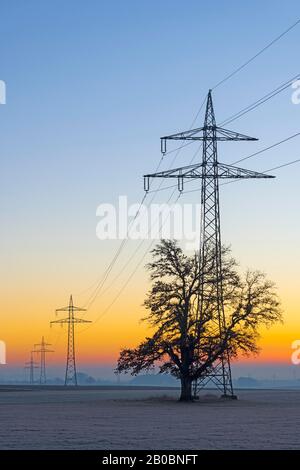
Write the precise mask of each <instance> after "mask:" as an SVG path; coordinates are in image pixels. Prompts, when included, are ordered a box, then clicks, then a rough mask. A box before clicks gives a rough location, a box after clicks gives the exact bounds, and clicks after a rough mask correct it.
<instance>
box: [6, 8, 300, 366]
mask: <svg viewBox="0 0 300 470" xmlns="http://www.w3.org/2000/svg"><path fill="white" fill-rule="evenodd" d="M0 15H1V22H0V29H1V38H2V40H1V41H0V57H1V67H0V79H1V80H4V81H5V82H6V85H7V104H6V105H4V106H0V135H1V138H0V154H1V171H0V178H1V198H0V204H1V221H2V223H1V227H2V229H1V244H0V249H1V265H0V270H1V283H0V289H1V314H0V319H1V320H0V339H2V340H4V341H6V343H7V360H8V365H7V366H5V367H7V368H9V367H13V366H17V365H23V363H24V361H25V360H28V358H29V352H30V350H31V348H32V345H33V344H34V343H37V342H38V341H39V340H40V338H41V336H42V335H44V336H45V338H46V340H47V341H48V342H50V343H52V344H53V347H54V349H55V351H56V352H55V353H54V354H52V355H51V356H52V357H51V358H49V363H51V364H53V365H54V364H60V363H61V364H63V363H64V355H65V346H66V336H65V335H66V331H65V330H62V331H61V329H60V327H58V326H57V327H53V328H52V329H50V326H49V322H50V321H51V320H55V314H54V311H55V309H56V308H59V307H63V306H65V305H66V304H67V303H68V299H69V295H70V294H71V293H72V294H73V297H74V302H75V304H76V305H78V306H82V305H84V304H85V302H86V300H87V299H88V297H89V295H90V293H91V292H92V289H91V286H93V285H94V284H95V282H96V281H97V279H101V276H102V274H103V272H104V270H105V268H106V266H107V264H108V263H109V262H110V261H111V259H112V257H113V255H114V253H115V250H116V249H117V248H118V246H119V244H120V242H119V241H100V240H98V239H97V237H96V225H97V222H98V219H97V217H96V209H97V207H98V205H99V204H101V203H116V202H117V200H118V197H119V195H127V196H128V199H129V202H131V203H138V202H140V200H141V198H142V196H143V181H142V175H143V174H144V173H148V172H153V171H155V168H156V166H157V164H158V162H159V159H160V142H159V137H160V136H161V135H165V134H170V133H174V132H178V131H180V130H186V129H188V128H189V126H190V124H191V122H192V120H193V117H194V116H195V114H196V112H197V110H198V109H199V106H200V104H201V102H202V101H203V98H204V96H205V94H206V93H207V91H208V89H209V88H211V87H213V86H214V85H215V84H216V83H217V82H218V81H220V80H221V79H222V78H224V76H226V75H228V74H229V73H230V72H232V70H233V69H235V68H236V67H238V66H239V65H241V64H242V63H243V62H245V61H246V60H247V59H248V58H249V57H251V56H253V55H254V54H255V53H256V52H257V51H258V50H260V49H261V48H262V47H264V46H265V45H266V44H267V43H269V42H270V41H271V40H272V39H273V38H274V37H276V36H278V35H279V34H280V33H281V32H282V31H284V30H285V29H287V28H288V26H289V25H290V24H292V23H294V22H295V21H296V19H297V17H298V16H299V2H298V1H296V0H291V1H290V0H287V1H286V2H285V8H284V9H283V8H282V1H274V0H272V1H271V0H265V1H263V2H261V1H258V0H254V1H251V2H250V1H248V2H240V1H237V0H236V1H233V0H229V1H227V2H223V1H219V2H214V4H210V3H209V2H206V1H202V0H199V1H196V0H187V1H185V2H183V1H179V0H172V1H171V0H164V1H158V0H151V1H150V0H149V1H147V0H145V1H137V0H128V1H126V2H124V1H121V0H119V1H116V0H115V1H111V2H105V1H96V0H89V1H87V2H84V1H74V0H73V1H70V0H64V1H63V2H61V1H58V0H51V1H47V2H40V1H37V0H27V1H26V2H23V1H16V0H10V1H8V0H3V1H2V2H1V7H0ZM299 37H300V25H298V26H297V27H296V28H294V29H293V30H292V31H291V32H290V33H289V34H288V35H286V36H285V37H284V38H282V40H281V41H280V42H278V43H277V44H275V45H274V46H273V47H272V48H270V49H269V50H267V51H266V52H265V53H264V54H262V55H261V56H260V57H258V58H257V59H256V60H255V61H254V62H253V63H251V64H250V65H249V66H247V67H246V68H245V69H244V70H243V71H241V72H240V73H238V74H237V75H236V76H235V77H233V78H232V79H231V80H229V81H228V82H226V83H225V84H224V85H222V86H220V87H219V88H217V89H216V91H215V92H214V93H213V99H214V105H215V111H216V117H217V120H218V121H219V122H220V121H222V120H224V119H225V118H227V117H229V116H231V115H232V114H234V113H235V112H237V111H239V110H240V109H242V108H243V107H245V106H247V105H248V104H250V103H252V102H253V101H255V100H256V99H258V98H260V97H261V96H263V95H265V94H266V93H268V92H269V91H271V90H273V89H275V88H276V87H277V86H279V85H280V84H282V83H283V82H285V81H287V80H288V79H290V78H291V77H293V76H295V75H296V74H297V73H300V67H299V60H298V57H299ZM292 91H293V90H292V89H288V90H286V91H285V92H283V93H281V94H280V95H278V96H277V97H275V98H274V99H272V100H270V101H269V102H268V103H266V104H265V105H263V106H261V107H259V108H258V109H257V110H255V111H253V112H251V113H249V114H247V115H245V116H243V117H242V118H240V119H239V120H237V121H235V122H234V123H232V124H229V125H228V126H227V127H228V128H229V129H232V130H235V131H238V132H241V133H245V134H248V135H251V136H254V137H257V138H259V141H258V142H242V143H225V144H223V145H220V146H219V160H220V161H223V162H225V163H231V162H232V161H235V160H238V159H239V158H241V157H244V156H247V155H248V154H250V153H252V152H255V151H257V150H260V149H261V148H263V147H266V146H268V145H271V144H273V143H274V142H277V141H279V140H281V139H284V138H285V137H288V136H289V135H291V134H294V133H296V132H299V130H300V124H299V123H300V105H298V106H297V105H295V104H293V103H292V101H291V96H292ZM202 122H203V113H201V115H200V116H199V118H198V121H197V123H196V126H201V125H202ZM194 151H195V148H193V147H192V146H190V147H188V148H187V149H186V150H184V151H182V152H181V153H180V155H179V156H178V158H177V160H176V162H174V166H181V165H185V164H188V163H189V161H190V159H191V156H192V155H193V153H194ZM173 156H174V154H171V155H170V156H166V157H165V160H164V162H163V165H162V169H167V168H169V167H170V164H171V162H172V158H173ZM297 158H300V137H298V138H296V139H293V140H292V141H290V142H288V143H286V144H284V145H282V146H279V147H277V148H275V149H273V150H270V151H269V152H266V153H264V154H262V155H261V156H257V158H252V159H250V160H249V161H246V162H244V163H243V166H244V167H246V168H250V169H255V170H258V171H265V170H268V169H269V168H272V167H275V166H277V165H280V164H282V163H285V162H288V161H291V160H295V159H297ZM274 174H276V176H277V179H275V180H266V181H264V180H263V181H259V180H258V181H245V182H240V183H237V184H231V185H226V186H224V187H223V188H222V191H221V198H222V204H221V205H222V230H223V241H224V243H226V244H231V246H232V250H233V254H234V256H235V257H236V258H237V259H238V261H239V263H240V266H241V270H245V269H247V268H248V267H249V268H254V269H260V270H262V271H264V272H266V273H267V274H268V276H269V278H270V279H272V280H273V281H275V282H276V284H277V286H278V293H279V295H280V297H281V299H282V304H283V309H284V312H285V314H284V318H285V323H284V325H277V326H275V327H273V328H272V329H271V330H268V331H264V332H263V339H262V341H261V346H262V353H261V355H260V357H259V358H258V361H260V362H263V363H280V364H286V365H289V364H290V356H291V352H292V351H291V343H292V341H293V340H295V339H298V338H300V322H299V306H298V305H299V301H298V296H299V287H300V285H299V266H300V250H299V236H300V222H299V193H300V189H299V174H300V164H299V165H298V166H297V165H294V166H291V167H287V168H284V169H282V170H280V171H278V172H274ZM165 185H168V182H166V183H165ZM194 187H195V186H194ZM171 192H172V191H171V190H168V191H166V192H162V193H160V194H158V195H157V197H156V198H155V202H166V201H167V199H168V198H169V196H170V194H171ZM173 199H175V197H174V198H173ZM198 199H199V195H198V194H197V193H191V194H186V195H184V196H183V197H182V199H181V200H182V203H183V202H185V203H186V202H195V203H196V202H198ZM149 243H150V242H149V241H146V242H145V243H144V245H143V246H142V247H141V248H140V250H139V251H138V253H137V255H136V256H135V257H134V258H133V260H132V261H131V262H130V263H128V259H129V258H130V256H131V255H132V253H133V252H134V250H135V249H136V247H137V246H138V244H139V241H130V242H129V243H128V245H127V246H126V248H125V250H124V252H123V253H122V255H121V257H120V260H119V263H118V264H117V265H116V266H115V267H114V269H113V271H112V273H111V276H110V278H109V279H108V282H107V286H110V285H111V287H110V288H109V289H108V290H107V291H106V292H105V293H104V294H103V295H100V296H99V297H98V298H97V300H96V301H95V302H94V304H93V305H92V307H91V309H90V310H89V311H88V312H86V314H85V315H84V317H85V318H87V319H89V320H92V321H93V322H95V321H96V320H97V321H96V322H95V323H94V324H93V325H92V326H91V327H90V328H88V329H86V331H81V330H84V329H85V327H81V330H80V328H79V329H78V337H77V339H78V363H79V364H80V365H81V367H84V366H85V365H93V364H94V365H97V364H114V363H115V360H116V357H117V354H118V351H119V349H120V347H123V346H132V345H134V344H136V343H137V342H138V341H139V340H140V339H142V338H143V337H144V335H145V334H146V333H147V329H146V326H145V325H143V324H141V323H140V322H139V320H140V318H141V317H142V316H143V313H144V312H143V309H142V307H141V304H142V302H143V299H144V297H145V293H146V291H147V289H148V287H149V285H148V280H147V273H146V272H145V270H144V268H143V265H144V264H145V262H146V261H147V256H146V257H145V259H144V262H142V264H141V266H140V267H139V268H138V270H137V272H136V273H135V275H134V276H133V277H132V279H131V281H130V282H129V284H128V286H127V287H126V289H124V291H123V292H122V295H120V297H119V299H118V300H117V302H116V303H115V304H114V305H113V306H112V308H111V309H110V310H109V311H108V312H107V313H106V314H105V315H104V316H103V317H101V318H99V316H101V315H102V313H103V312H104V311H105V309H106V307H107V306H108V305H109V303H110V302H111V299H113V298H114V296H115V295H116V294H117V293H118V291H119V290H120V289H121V288H122V286H123V284H124V283H125V282H126V280H127V279H128V277H129V275H130V274H131V272H132V271H133V270H134V268H135V266H136V264H137V263H138V262H139V260H140V259H141V258H142V256H143V254H144V252H146V250H147V247H148V246H149ZM125 264H126V267H125V269H124V271H123V273H122V275H121V276H120V277H119V278H118V279H117V280H116V281H115V282H114V283H112V284H111V282H112V280H113V279H114V277H115V276H116V275H117V274H118V269H119V268H120V267H123V265H125ZM251 361H252V362H253V359H251ZM0 372H1V370H0Z"/></svg>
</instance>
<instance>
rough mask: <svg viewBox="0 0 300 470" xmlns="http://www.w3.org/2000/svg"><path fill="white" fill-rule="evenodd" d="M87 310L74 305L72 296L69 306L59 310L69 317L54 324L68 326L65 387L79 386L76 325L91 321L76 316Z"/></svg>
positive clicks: (58, 310) (55, 321)
mask: <svg viewBox="0 0 300 470" xmlns="http://www.w3.org/2000/svg"><path fill="white" fill-rule="evenodd" d="M85 311H86V309H85V308H79V307H75V306H74V304H73V298H72V295H71V296H70V301H69V305H68V306H67V307H63V308H58V309H57V310H56V313H57V312H68V317H67V318H63V319H61V320H54V321H52V322H50V323H51V324H52V323H60V324H61V325H63V324H64V323H67V324H68V349H67V364H66V375H65V385H75V386H77V373H76V360H75V324H78V323H91V322H90V321H89V320H83V319H82V318H77V317H76V316H75V313H76V312H85Z"/></svg>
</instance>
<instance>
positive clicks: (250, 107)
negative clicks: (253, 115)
mask: <svg viewBox="0 0 300 470" xmlns="http://www.w3.org/2000/svg"><path fill="white" fill-rule="evenodd" d="M299 75H300V74H299V73H298V74H297V75H295V76H294V77H293V78H291V79H289V80H288V81H287V82H285V83H283V84H282V85H280V86H279V87H277V88H275V90H273V91H271V92H269V93H268V94H267V95H264V96H263V97H262V98H260V99H258V100H257V101H255V102H254V103H252V104H250V105H248V106H246V107H245V108H243V109H242V110H241V111H239V112H237V113H235V114H233V115H232V116H230V117H229V118H227V119H225V120H224V121H222V122H221V124H220V126H224V125H227V124H230V123H231V122H233V121H236V120H237V119H239V118H240V117H242V116H244V115H245V114H247V113H249V112H250V111H253V110H254V109H256V108H258V106H261V105H262V104H264V103H266V102H267V101H269V100H270V99H271V98H274V96H277V95H278V94H279V93H281V92H282V91H284V90H286V89H287V88H288V87H289V86H290V85H291V84H292V83H293V82H294V81H295V80H296V79H298V78H299Z"/></svg>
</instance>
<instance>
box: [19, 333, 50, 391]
mask: <svg viewBox="0 0 300 470" xmlns="http://www.w3.org/2000/svg"><path fill="white" fill-rule="evenodd" d="M48 346H51V344H50V343H46V342H45V339H44V336H42V341H41V342H40V343H38V344H35V345H34V347H33V350H32V351H31V354H30V361H29V362H25V369H29V383H30V384H31V385H33V384H34V383H36V381H35V379H34V369H40V378H39V381H38V383H40V385H45V384H46V383H47V375H46V354H47V353H50V352H54V351H53V350H52V349H48ZM34 354H40V366H38V363H37V362H36V361H35V360H34Z"/></svg>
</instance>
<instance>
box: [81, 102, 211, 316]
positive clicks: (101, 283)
mask: <svg viewBox="0 0 300 470" xmlns="http://www.w3.org/2000/svg"><path fill="white" fill-rule="evenodd" d="M204 104H205V97H204V99H203V101H202V103H201V105H200V108H199V109H198V111H197V113H196V115H195V117H194V119H193V121H192V123H191V125H190V129H192V127H193V126H194V124H195V122H196V120H197V119H198V116H199V114H200V112H201V111H202V108H203V106H204ZM183 147H185V145H182V146H180V147H178V148H177V149H174V151H175V150H176V153H175V155H174V157H173V159H172V162H171V163H170V167H172V165H173V164H174V163H175V161H176V159H177V157H178V155H179V153H180V151H181V150H182V148H183ZM171 152H172V151H171ZM163 158H164V156H162V157H161V159H160V161H159V164H158V166H157V168H156V170H155V171H157V170H158V169H159V167H160V165H161V163H162V161H163ZM162 185H163V180H162V181H161V182H160V184H159V186H158V188H157V189H154V190H153V197H152V199H151V201H150V203H149V205H151V204H152V202H153V200H154V198H155V195H156V193H157V192H159V191H160V190H161V186H162ZM146 196H147V193H145V194H144V196H143V198H142V201H141V203H140V205H139V209H138V211H137V212H136V214H135V217H134V219H133V220H132V221H131V223H130V225H129V228H128V230H127V237H126V238H124V239H123V240H122V242H121V245H120V246H119V248H118V249H117V251H116V253H115V255H114V258H113V260H112V261H111V262H110V264H109V265H108V267H107V269H106V271H105V273H104V275H103V276H102V277H101V279H100V281H99V282H98V283H97V286H96V288H95V289H94V290H93V292H92V294H91V295H90V296H89V298H88V300H87V301H86V303H85V304H84V307H87V309H89V308H90V306H91V304H92V303H94V300H95V299H96V298H97V296H98V295H99V293H100V292H101V290H102V288H103V286H104V284H105V282H106V280H107V278H108V276H109V274H110V272H111V271H112V269H113V267H114V265H115V263H116V261H117V259H118V258H119V256H120V254H121V252H122V251H123V249H124V247H125V245H126V243H127V241H128V236H129V232H130V228H131V227H132V225H133V223H134V221H135V220H136V218H137V217H138V215H139V213H140V210H141V207H142V205H143V203H144V201H145V199H146ZM88 290H89V289H88Z"/></svg>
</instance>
